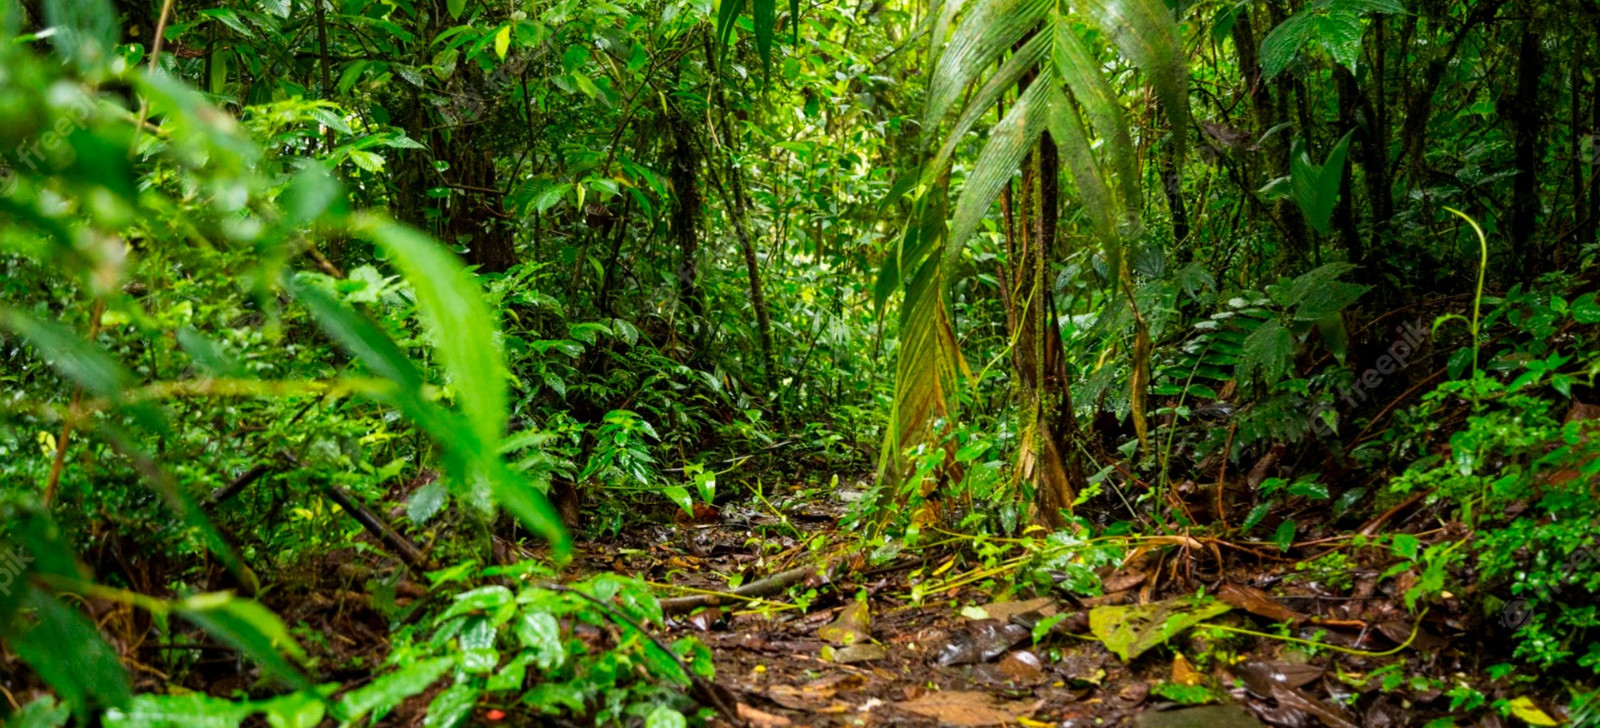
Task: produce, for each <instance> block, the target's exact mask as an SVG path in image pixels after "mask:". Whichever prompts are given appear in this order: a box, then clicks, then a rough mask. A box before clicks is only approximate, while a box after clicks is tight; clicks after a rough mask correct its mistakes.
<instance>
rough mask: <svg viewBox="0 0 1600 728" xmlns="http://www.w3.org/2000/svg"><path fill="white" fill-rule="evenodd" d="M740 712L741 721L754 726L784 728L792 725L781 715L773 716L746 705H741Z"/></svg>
mask: <svg viewBox="0 0 1600 728" xmlns="http://www.w3.org/2000/svg"><path fill="white" fill-rule="evenodd" d="M738 711H739V720H742V721H744V722H746V723H749V724H750V725H753V726H761V727H763V728H783V727H784V726H787V725H791V721H790V720H789V719H788V718H785V717H783V716H781V715H773V714H772V713H767V712H764V711H760V710H756V709H755V708H752V707H750V706H748V705H745V704H744V703H740V704H739V707H738Z"/></svg>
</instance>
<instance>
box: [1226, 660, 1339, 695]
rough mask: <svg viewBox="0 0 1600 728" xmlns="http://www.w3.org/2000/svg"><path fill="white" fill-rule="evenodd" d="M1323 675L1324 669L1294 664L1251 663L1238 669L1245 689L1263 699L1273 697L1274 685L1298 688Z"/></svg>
mask: <svg viewBox="0 0 1600 728" xmlns="http://www.w3.org/2000/svg"><path fill="white" fill-rule="evenodd" d="M1322 673H1323V669H1322V668H1320V667H1317V666H1315V665H1302V664H1297V663H1293V662H1251V663H1249V664H1246V665H1245V666H1244V667H1241V668H1238V674H1239V678H1240V679H1241V680H1244V685H1245V687H1247V688H1249V689H1250V692H1252V693H1255V694H1256V695H1260V696H1261V697H1263V698H1266V697H1271V696H1272V688H1273V686H1274V685H1287V686H1289V687H1291V688H1297V687H1300V686H1301V685H1305V684H1307V683H1309V682H1311V681H1313V680H1316V679H1317V678H1319V677H1322Z"/></svg>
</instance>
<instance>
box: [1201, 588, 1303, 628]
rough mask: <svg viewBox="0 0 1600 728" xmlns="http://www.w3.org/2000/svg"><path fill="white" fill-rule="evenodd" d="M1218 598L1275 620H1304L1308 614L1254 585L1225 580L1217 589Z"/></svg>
mask: <svg viewBox="0 0 1600 728" xmlns="http://www.w3.org/2000/svg"><path fill="white" fill-rule="evenodd" d="M1217 598H1218V599H1221V600H1222V601H1225V602H1227V603H1229V604H1232V605H1233V606H1235V607H1238V608H1239V609H1243V610H1244V611H1246V612H1249V613H1251V614H1254V615H1256V616H1259V617H1266V618H1267V619H1270V620H1272V621H1274V622H1302V621H1305V619H1306V615H1304V614H1301V613H1299V612H1296V611H1295V610H1293V609H1290V608H1288V607H1286V606H1284V605H1283V603H1281V602H1279V601H1278V600H1276V599H1273V598H1272V595H1270V594H1268V593H1266V592H1264V591H1261V590H1260V589H1256V588H1254V587H1248V586H1241V585H1239V584H1234V583H1232V582H1224V583H1223V585H1222V588H1221V589H1218V590H1217Z"/></svg>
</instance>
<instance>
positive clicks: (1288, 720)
mask: <svg viewBox="0 0 1600 728" xmlns="http://www.w3.org/2000/svg"><path fill="white" fill-rule="evenodd" d="M854 497H856V495H855V494H853V493H851V492H850V490H849V489H831V490H829V489H824V490H820V491H813V492H810V493H802V494H799V495H798V496H794V497H791V498H790V499H789V500H786V501H779V502H778V503H777V504H776V505H772V504H770V503H769V502H768V501H766V499H760V503H759V504H758V507H759V510H758V509H757V508H752V507H750V506H749V505H739V504H729V505H726V506H724V507H722V508H721V509H718V510H713V509H709V508H702V509H701V510H700V511H699V512H698V514H697V515H698V518H696V519H693V520H691V519H688V518H686V517H684V518H680V519H679V521H678V522H677V523H669V524H666V525H649V526H639V527H636V528H632V529H628V530H625V532H624V533H623V534H622V536H621V537H619V538H616V539H611V540H604V541H590V542H586V543H580V544H579V547H578V549H577V553H578V554H580V556H579V557H578V558H577V561H575V562H574V563H573V564H572V566H571V567H570V568H569V571H568V573H569V574H570V575H571V576H572V577H574V578H582V577H585V576H589V575H593V574H597V573H602V572H615V573H620V574H627V575H631V576H634V577H637V578H640V579H643V580H645V581H646V582H649V583H651V584H654V585H656V586H657V587H659V593H660V594H662V596H663V597H664V598H666V599H665V603H667V604H669V605H672V601H673V600H672V599H671V598H673V597H676V598H678V599H683V598H684V596H683V595H688V596H689V597H695V596H696V595H698V597H699V598H706V597H707V596H709V595H712V594H717V595H723V597H722V598H721V601H722V606H711V607H700V608H697V609H686V608H680V609H674V608H672V606H677V607H682V606H683V604H682V603H681V602H680V603H678V604H676V605H672V606H669V608H668V613H669V616H668V619H667V627H666V630H665V633H664V634H661V635H658V636H660V637H662V638H664V639H669V640H670V639H677V638H679V637H683V636H693V637H695V638H697V639H699V640H701V641H702V642H703V643H704V644H705V645H707V646H708V647H709V648H710V650H711V652H712V654H713V657H714V662H715V665H716V675H715V678H714V682H715V683H716V685H717V686H718V688H719V693H720V694H721V695H723V696H726V697H725V701H726V704H727V705H731V706H734V707H735V708H736V712H737V713H738V715H739V717H740V718H741V721H742V723H743V724H744V725H746V726H750V727H751V728H782V727H784V726H870V725H892V726H934V725H951V726H998V725H1021V726H1024V728H1044V727H1045V726H1059V727H1060V728H1083V727H1086V726H1134V727H1136V728H1251V727H1253V726H1263V725H1277V726H1290V727H1294V728H1299V727H1302V726H1305V727H1310V726H1317V725H1325V726H1331V727H1333V728H1353V727H1355V726H1362V727H1365V728H1386V727H1388V726H1423V725H1426V724H1428V723H1429V722H1430V721H1433V720H1436V719H1439V718H1444V717H1450V718H1453V719H1455V720H1457V721H1459V722H1454V723H1447V724H1436V725H1463V726H1465V725H1472V726H1478V727H1479V728H1499V727H1501V726H1511V725H1522V724H1523V723H1521V722H1518V721H1517V720H1514V719H1511V718H1503V717H1501V716H1500V715H1499V714H1497V713H1495V712H1494V711H1492V710H1489V709H1488V708H1487V704H1486V702H1485V701H1486V700H1487V701H1494V700H1500V699H1504V700H1514V701H1516V702H1515V705H1516V706H1517V708H1518V710H1517V712H1516V713H1515V714H1517V715H1522V716H1535V719H1534V722H1532V724H1534V725H1539V724H1540V723H1538V722H1537V720H1538V718H1540V717H1542V718H1543V719H1545V720H1550V718H1549V717H1548V716H1549V715H1557V716H1559V715H1560V713H1559V711H1557V710H1556V709H1555V708H1554V707H1552V706H1551V704H1550V703H1548V702H1544V701H1542V700H1541V701H1540V702H1538V703H1535V702H1533V701H1531V700H1530V699H1529V698H1527V697H1525V696H1521V695H1513V694H1511V693H1508V692H1505V691H1497V690H1488V689H1486V690H1483V692H1484V693H1486V695H1480V696H1478V700H1477V701H1475V702H1472V703H1466V704H1463V701H1462V700H1461V699H1459V698H1458V696H1457V695H1453V694H1452V688H1454V687H1455V686H1457V685H1459V684H1462V683H1467V684H1471V685H1477V686H1487V685H1491V684H1494V682H1495V681H1493V680H1491V679H1489V678H1488V677H1487V676H1486V675H1485V672H1486V670H1487V666H1488V665H1491V664H1494V663H1495V662H1497V661H1500V660H1498V659H1491V657H1490V656H1489V655H1490V654H1492V653H1494V652H1498V651H1503V646H1502V647H1501V648H1498V649H1496V648H1493V647H1492V646H1490V645H1489V643H1490V642H1491V641H1493V640H1494V639H1495V634H1496V632H1495V630H1494V628H1495V625H1493V624H1487V623H1486V621H1485V620H1481V619H1472V618H1470V617H1468V616H1466V615H1463V614H1461V613H1459V612H1460V609H1459V608H1458V607H1457V606H1456V604H1455V600H1454V599H1453V598H1446V599H1445V600H1444V602H1443V603H1441V604H1435V605H1434V607H1432V608H1431V609H1425V610H1422V613H1421V616H1420V618H1419V617H1418V616H1416V614H1415V613H1414V612H1413V611H1411V610H1408V609H1406V607H1405V605H1404V599H1403V596H1402V595H1403V593H1404V590H1405V588H1406V586H1407V585H1408V584H1409V583H1410V580H1411V579H1414V578H1415V577H1414V576H1413V575H1411V574H1399V575H1398V576H1392V575H1385V574H1384V573H1383V569H1384V564H1379V563H1370V564H1368V563H1361V559H1359V558H1357V557H1356V556H1355V555H1354V554H1355V553H1356V551H1355V550H1350V553H1351V555H1350V556H1348V557H1347V558H1345V559H1344V561H1343V563H1345V564H1346V565H1347V567H1348V568H1347V570H1346V571H1345V572H1343V573H1328V572H1321V573H1316V572H1312V573H1309V574H1308V572H1307V570H1306V569H1305V568H1304V564H1305V563H1306V562H1307V559H1305V558H1289V557H1286V556H1282V555H1279V554H1277V553H1272V552H1269V551H1266V550H1262V549H1260V548H1259V547H1258V546H1257V545H1252V544H1227V543H1224V542H1221V541H1216V540H1211V539H1204V538H1190V537H1188V536H1167V537H1153V538H1152V537H1143V540H1142V544H1143V545H1142V546H1138V547H1134V548H1130V549H1128V550H1127V556H1126V558H1124V559H1122V560H1121V561H1120V562H1119V563H1117V564H1114V565H1112V566H1108V567H1104V568H1102V569H1100V570H1099V572H1100V573H1099V574H1098V576H1099V578H1100V583H1101V585H1102V586H1103V589H1104V595H1103V596H1098V597H1094V598H1089V599H1079V598H1074V597H1070V596H1068V595H1067V593H1066V592H1065V591H1064V590H1060V591H1056V592H1055V593H1052V594H1046V593H1040V592H1039V591H1038V590H1037V589H1036V587H1034V586H1020V587H1019V586H1017V585H1018V584H1027V583H1031V582H1029V580H1027V579H1024V578H1023V575H1022V574H1020V573H1019V570H1020V569H1022V568H1026V567H1027V566H1028V565H1029V564H1032V563H1034V556H1036V555H1037V553H1038V552H1037V550H1036V546H1035V550H1033V551H1031V552H1030V550H1029V549H1030V546H1029V545H1028V544H1030V543H1031V544H1037V543H1038V542H1037V541H1030V540H1029V539H1015V540H1006V539H991V540H990V542H989V543H990V544H991V546H992V548H991V549H990V556H989V557H988V558H979V557H977V556H976V555H975V550H974V549H973V548H972V546H973V544H972V542H971V541H970V539H968V538H966V537H958V536H955V535H954V534H950V535H948V536H941V540H942V543H937V544H934V545H932V546H930V547H928V548H924V549H922V550H920V551H917V552H916V553H909V552H907V553H902V554H901V555H899V556H898V557H896V558H893V559H890V560H888V561H886V562H884V563H882V564H879V565H876V566H872V565H868V564H866V563H865V559H864V557H862V556H860V555H852V554H850V553H849V551H848V547H849V545H850V544H851V543H853V542H854V540H855V539H854V538H853V535H852V534H850V533H847V532H846V531H844V530H842V529H841V527H840V525H839V523H840V518H841V517H842V515H843V514H844V512H845V510H846V509H847V507H848V504H847V501H849V500H851V499H853V498H854ZM1416 520H1423V519H1416ZM1130 538H1133V539H1135V540H1137V539H1138V538H1139V537H1130ZM1324 540H1327V541H1329V543H1330V544H1331V545H1330V550H1329V551H1327V552H1325V553H1332V552H1335V551H1338V550H1339V549H1340V546H1339V544H1340V543H1341V542H1342V540H1343V539H1342V538H1340V537H1335V538H1332V539H1324ZM996 545H998V547H999V548H1000V549H1001V550H1000V551H998V552H997V551H995V550H994V548H993V546H996ZM348 557H355V558H356V559H358V560H361V561H365V562H367V563H369V564H370V565H371V566H372V567H375V569H377V570H381V569H384V568H393V567H394V566H395V565H394V564H393V563H389V564H387V566H384V565H380V564H379V563H377V562H379V561H385V560H384V559H382V558H381V557H380V556H378V555H377V554H376V553H374V552H368V553H367V554H366V555H364V556H355V555H354V554H351V553H350V552H348V551H346V552H345V554H344V556H337V555H335V556H334V557H331V558H330V560H329V561H328V563H326V564H325V566H326V567H328V568H324V569H321V570H320V574H321V575H322V576H317V577H315V578H314V580H315V581H317V582H323V581H328V580H330V579H335V580H342V582H343V583H344V584H345V586H344V587H342V588H332V587H330V586H329V585H328V584H316V583H308V584H304V585H302V586H303V587H304V588H306V592H305V593H302V595H301V596H299V597H296V596H294V595H293V592H295V591H297V590H292V589H291V590H289V591H288V592H286V593H282V594H280V596H279V597H278V599H276V600H272V601H281V604H278V605H274V606H277V607H278V608H280V609H283V610H285V616H286V618H288V619H289V620H290V621H291V623H296V622H298V623H300V624H303V625H306V626H307V627H309V628H311V629H313V630H318V631H321V632H323V633H324V634H327V635H329V636H330V639H329V642H328V644H327V645H326V647H327V648H329V652H330V653H331V654H330V655H329V656H330V657H332V658H333V662H334V663H336V664H344V665H346V666H347V667H345V668H342V669H341V671H340V674H335V675H331V676H330V677H333V678H335V679H339V680H341V681H351V680H353V681H355V682H356V683H360V682H361V681H363V680H364V679H365V678H364V677H363V676H362V673H363V672H370V668H368V669H365V670H364V669H362V668H361V666H362V665H368V666H370V665H375V664H379V663H380V662H381V661H382V659H383V652H385V651H386V650H385V648H384V647H383V645H384V642H385V640H384V638H383V627H382V625H383V624H384V623H385V617H384V616H383V615H382V614H380V613H379V611H378V610H377V609H376V608H374V606H373V599H372V597H371V596H370V595H369V594H366V593H364V592H363V591H362V590H361V588H360V586H359V585H357V584H355V582H354V580H352V579H350V578H348V577H347V576H340V574H347V572H350V570H351V569H350V567H349V566H348V563H349V562H348V561H341V559H344V558H348ZM340 564H345V565H343V566H341V565H340ZM808 565H809V566H812V567H818V566H820V567H821V568H812V569H806V568H805V567H807V566H808ZM1297 565H1298V566H1300V567H1301V568H1296V567H1297ZM796 567H801V568H796ZM796 571H805V572H806V575H805V577H804V578H801V579H796V580H793V583H792V584H790V585H788V587H787V588H784V589H778V590H775V592H774V593H772V594H771V595H770V596H767V597H765V598H757V599H732V598H728V597H727V596H726V595H728V594H729V592H730V584H731V583H732V584H737V583H743V584H745V585H749V584H751V583H752V582H757V581H760V580H762V579H763V578H767V577H770V576H771V575H773V574H779V573H786V572H787V573H794V572H796ZM402 587H403V588H402V589H400V590H399V591H398V592H397V595H398V596H400V597H402V600H403V601H404V598H405V597H406V596H408V594H409V595H410V596H412V597H420V596H421V595H422V590H421V589H420V588H419V587H411V590H410V592H408V591H407V588H404V587H410V584H409V582H402ZM1198 593H1204V594H1206V595H1211V596H1210V597H1209V598H1208V599H1207V601H1206V602H1205V603H1206V604H1208V605H1209V609H1208V610H1206V611H1204V612H1203V613H1196V610H1195V609H1194V608H1193V605H1194V604H1196V603H1197V602H1192V601H1190V599H1191V598H1192V597H1194V595H1196V594H1198ZM1119 610H1120V611H1119ZM1201 622H1203V624H1200V626H1195V625H1196V624H1198V623H1201ZM1191 627H1192V628H1191ZM1108 634H1109V635H1111V636H1110V637H1108ZM1108 645H1116V646H1118V648H1119V649H1121V650H1122V651H1123V652H1124V653H1128V657H1129V658H1130V659H1127V660H1124V659H1121V657H1120V656H1119V655H1118V654H1115V653H1114V651H1113V650H1112V649H1109V648H1108ZM148 679H150V680H153V679H154V678H153V677H150V678H148ZM237 687H243V685H242V684H241V685H239V686H237ZM227 688H228V686H227V685H225V684H210V685H208V686H207V689H208V690H209V691H211V692H214V693H215V692H216V691H218V690H224V691H225V690H226V689H227ZM434 692H437V690H434V691H430V693H427V694H424V695H421V696H418V697H417V698H414V699H413V700H410V701H407V702H408V706H402V708H401V709H400V710H397V711H396V712H395V713H394V714H392V715H390V716H389V718H388V719H386V720H385V722H384V725H394V726H411V725H416V726H421V725H423V719H424V712H425V711H424V710H423V708H424V707H425V706H426V705H427V700H429V699H431V696H432V693H434ZM489 712H491V713H494V714H495V715H493V716H492V717H491V718H487V719H486V718H484V716H479V718H480V720H479V722H478V723H477V725H489V726H520V725H542V724H543V723H542V722H541V719H540V718H539V717H538V716H536V715H531V714H530V715H516V714H515V713H516V712H517V711H516V710H515V709H510V708H508V709H507V710H506V711H505V712H501V711H498V710H495V711H489ZM731 723H732V721H729V720H727V719H725V718H721V717H714V718H713V719H712V725H716V726H727V725H730V724H731ZM1546 724H1547V725H1555V723H1553V722H1552V723H1546Z"/></svg>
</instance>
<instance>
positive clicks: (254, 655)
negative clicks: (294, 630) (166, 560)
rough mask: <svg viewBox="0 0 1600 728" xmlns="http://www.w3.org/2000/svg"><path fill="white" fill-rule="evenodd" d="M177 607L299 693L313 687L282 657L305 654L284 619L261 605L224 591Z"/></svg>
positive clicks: (190, 599)
mask: <svg viewBox="0 0 1600 728" xmlns="http://www.w3.org/2000/svg"><path fill="white" fill-rule="evenodd" d="M175 607H176V609H177V611H178V613H179V614H181V615H183V617H184V618H185V619H188V620H189V621H191V622H194V623H195V624H197V625H199V626H200V628H201V629H204V630H205V631H207V632H209V633H211V634H212V635H215V636H216V637H217V638H218V639H221V640H222V641H223V642H226V643H228V644H229V645H232V646H233V647H234V649H237V650H239V651H240V652H242V653H244V655H245V656H246V657H249V658H250V659H251V660H254V661H255V662H256V663H258V664H260V665H261V667H262V668H264V669H265V670H266V671H267V672H268V673H269V674H271V675H273V676H276V677H277V678H278V679H280V680H283V681H284V682H285V683H287V684H288V685H290V686H291V687H293V688H295V689H296V690H307V689H309V688H310V687H311V681H310V680H308V679H306V676H305V675H304V674H303V673H301V672H300V670H299V669H297V668H295V666H294V665H293V664H291V663H290V662H289V661H288V660H287V659H284V657H283V654H282V653H288V654H289V655H290V656H292V657H294V658H295V659H298V660H304V659H305V652H304V651H303V650H301V649H300V645H299V643H297V642H295V640H294V637H292V636H290V635H289V628H288V627H286V626H284V624H283V620H281V619H278V615H276V614H273V613H272V611H271V610H269V609H267V608H266V607H263V606H261V603H260V602H257V601H255V600H253V599H245V598H243V597H238V596H234V595H233V594H230V593H226V592H222V593H214V594H198V595H195V596H192V597H189V598H187V599H184V600H182V601H180V602H178V603H177V604H176V605H175Z"/></svg>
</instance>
